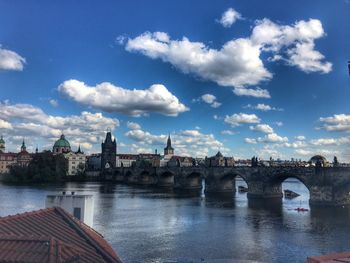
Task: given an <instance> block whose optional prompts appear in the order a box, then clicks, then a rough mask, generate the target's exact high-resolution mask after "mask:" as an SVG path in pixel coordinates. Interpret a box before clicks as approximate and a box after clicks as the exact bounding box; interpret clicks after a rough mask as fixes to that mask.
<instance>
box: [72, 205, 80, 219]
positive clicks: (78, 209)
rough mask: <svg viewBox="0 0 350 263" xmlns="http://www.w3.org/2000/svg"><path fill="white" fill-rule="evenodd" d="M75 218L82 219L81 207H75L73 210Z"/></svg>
mask: <svg viewBox="0 0 350 263" xmlns="http://www.w3.org/2000/svg"><path fill="white" fill-rule="evenodd" d="M73 216H74V217H75V218H78V219H79V220H80V219H81V208H80V207H74V208H73Z"/></svg>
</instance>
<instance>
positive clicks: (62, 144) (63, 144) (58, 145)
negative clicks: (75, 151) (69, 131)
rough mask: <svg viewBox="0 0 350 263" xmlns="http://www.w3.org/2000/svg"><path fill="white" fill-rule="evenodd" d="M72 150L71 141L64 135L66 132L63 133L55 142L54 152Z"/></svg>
mask: <svg viewBox="0 0 350 263" xmlns="http://www.w3.org/2000/svg"><path fill="white" fill-rule="evenodd" d="M70 151H71V147H70V144H69V142H68V141H67V140H66V138H65V137H64V134H62V135H61V137H60V138H59V139H58V140H57V141H56V142H55V144H54V146H53V148H52V152H53V153H54V154H60V153H69V152H70Z"/></svg>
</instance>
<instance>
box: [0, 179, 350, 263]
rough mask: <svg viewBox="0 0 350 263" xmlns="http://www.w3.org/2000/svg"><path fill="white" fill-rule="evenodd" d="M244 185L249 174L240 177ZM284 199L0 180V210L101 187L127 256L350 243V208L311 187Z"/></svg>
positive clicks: (190, 256)
mask: <svg viewBox="0 0 350 263" xmlns="http://www.w3.org/2000/svg"><path fill="white" fill-rule="evenodd" d="M236 184H237V186H238V185H244V182H243V181H241V180H239V179H237V181H236ZM283 188H284V189H290V190H293V191H295V192H297V193H299V194H301V196H299V197H297V198H295V199H292V200H288V199H283V200H282V202H261V201H259V202H258V201H254V202H251V201H248V200H247V197H246V194H245V193H238V192H237V193H235V194H234V195H233V196H220V197H218V196H215V197H214V196H205V194H204V192H203V191H201V192H195V193H191V194H189V193H181V192H174V191H171V190H166V189H152V188H139V187H133V186H126V185H120V184H112V183H108V184H102V183H67V184H64V185H50V186H47V185H46V186H9V185H4V184H0V216H6V215H9V214H16V213H21V212H26V211H32V210H36V209H41V208H44V206H45V197H46V195H48V194H55V193H59V192H61V191H75V192H76V193H77V194H78V193H84V194H93V195H94V226H93V227H94V228H95V229H96V230H97V231H98V232H100V233H101V234H102V235H103V236H104V237H105V238H106V240H107V241H108V242H110V244H111V245H112V246H113V248H114V249H115V250H116V251H117V253H118V254H119V256H120V257H121V258H122V260H123V261H124V262H126V263H127V262H145V263H151V262H152V263H158V262H159V263H160V262H162V263H163V262H166V263H175V262H179V263H180V262H183V263H187V262H188V263H189V262H212V263H217V262H220V263H221V262H306V257H307V256H308V255H319V254H325V253H330V252H339V251H349V250H350V241H349V234H350V213H349V210H348V209H347V208H340V209H330V208H322V209H319V208H318V209H316V208H313V207H312V208H311V210H310V211H309V212H297V211H295V210H294V208H296V207H304V208H310V207H309V205H308V199H309V192H308V190H307V188H306V187H305V186H304V185H303V184H301V183H300V182H299V181H297V180H294V179H290V180H287V181H285V182H284V183H283Z"/></svg>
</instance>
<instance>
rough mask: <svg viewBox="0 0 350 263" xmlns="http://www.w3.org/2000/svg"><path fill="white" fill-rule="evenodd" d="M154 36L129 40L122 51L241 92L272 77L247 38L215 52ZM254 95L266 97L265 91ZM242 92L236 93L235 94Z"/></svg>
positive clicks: (189, 42)
mask: <svg viewBox="0 0 350 263" xmlns="http://www.w3.org/2000/svg"><path fill="white" fill-rule="evenodd" d="M158 34H159V32H156V33H150V32H145V33H143V34H142V35H140V36H138V37H136V38H134V39H129V40H128V42H127V44H126V50H128V51H133V52H140V53H142V54H144V55H146V56H148V57H150V58H152V59H157V58H159V59H161V60H163V61H164V62H169V63H171V64H172V65H174V66H175V67H176V68H178V69H180V70H181V71H182V72H184V73H194V74H196V75H197V76H200V77H202V78H203V79H206V80H211V81H214V82H216V83H218V84H219V85H221V86H231V87H240V88H241V89H243V86H244V85H256V84H258V83H259V82H261V81H264V80H268V79H270V78H271V77H272V74H271V73H270V72H269V71H268V70H267V69H266V68H265V67H264V65H263V63H262V61H261V59H260V57H259V56H260V47H259V46H256V45H253V44H252V42H251V40H250V39H248V38H239V39H235V40H231V41H229V42H227V43H225V44H224V45H223V47H222V48H221V49H219V50H217V49H212V48H209V47H208V46H206V45H205V44H204V43H201V42H191V41H190V40H189V39H188V38H186V37H183V38H182V39H181V40H170V38H169V39H168V41H162V40H160V38H159V36H158ZM164 34H166V33H164ZM253 91H254V90H253ZM258 92H259V93H263V95H264V96H266V91H265V92H264V90H260V91H258ZM243 93H244V92H243V91H242V90H239V91H237V94H238V95H239V94H243ZM243 95H247V94H243Z"/></svg>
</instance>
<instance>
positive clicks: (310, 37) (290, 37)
mask: <svg viewBox="0 0 350 263" xmlns="http://www.w3.org/2000/svg"><path fill="white" fill-rule="evenodd" d="M324 36H325V32H324V30H323V27H322V23H321V21H320V20H318V19H309V20H308V21H304V20H301V21H298V22H296V23H295V24H294V25H292V26H289V25H287V26H283V25H278V24H276V23H274V22H272V21H270V20H269V19H266V18H265V19H263V20H259V21H257V23H256V26H255V27H254V29H253V32H252V35H251V40H252V42H253V43H254V44H255V45H259V46H261V47H262V50H264V51H268V52H271V53H272V54H273V57H272V58H271V59H270V60H271V61H276V60H284V61H286V62H287V64H289V65H292V66H297V67H298V68H299V69H300V70H302V71H304V72H307V73H309V72H320V73H328V72H330V71H331V70H332V63H330V62H327V61H324V56H323V55H322V54H321V53H320V52H318V51H317V50H315V49H314V48H315V40H316V39H318V38H321V37H324Z"/></svg>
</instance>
